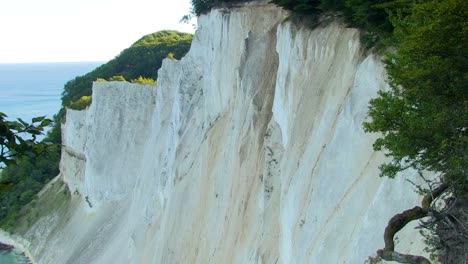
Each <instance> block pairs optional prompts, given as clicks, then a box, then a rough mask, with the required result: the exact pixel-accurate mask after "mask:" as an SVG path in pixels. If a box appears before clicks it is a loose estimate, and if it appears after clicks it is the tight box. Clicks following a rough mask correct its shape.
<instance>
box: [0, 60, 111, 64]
mask: <svg viewBox="0 0 468 264" xmlns="http://www.w3.org/2000/svg"><path fill="white" fill-rule="evenodd" d="M108 61H109V60H89V61H31V62H23V61H19V62H9V61H7V62H1V61H0V64H45V63H49V64H50V63H106V62H108Z"/></svg>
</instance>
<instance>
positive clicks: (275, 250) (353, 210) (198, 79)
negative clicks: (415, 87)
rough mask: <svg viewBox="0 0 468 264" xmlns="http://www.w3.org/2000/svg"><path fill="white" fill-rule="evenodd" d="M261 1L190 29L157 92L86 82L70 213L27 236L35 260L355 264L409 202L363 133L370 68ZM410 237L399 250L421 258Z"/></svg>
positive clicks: (358, 55)
mask: <svg viewBox="0 0 468 264" xmlns="http://www.w3.org/2000/svg"><path fill="white" fill-rule="evenodd" d="M287 17H288V13H287V12H285V11H284V10H282V9H280V8H278V7H276V6H274V5H270V4H266V3H264V2H256V3H253V4H247V5H244V6H242V7H236V8H230V9H215V10H213V11H212V12H211V13H209V14H208V15H203V16H201V17H200V18H199V20H198V30H197V32H196V34H195V36H194V39H193V43H192V47H191V50H190V52H189V53H188V54H187V55H186V56H185V57H184V58H183V59H181V60H180V61H175V60H171V59H166V60H165V61H164V63H163V66H162V68H161V69H160V70H159V79H158V84H157V87H153V86H144V85H138V84H129V83H125V82H103V83H95V84H94V86H93V103H92V105H91V106H90V108H89V109H87V110H85V111H73V110H69V111H67V116H66V123H65V124H64V126H63V144H64V148H63V152H62V160H61V175H60V176H59V177H60V179H59V180H63V181H64V182H65V183H66V184H67V185H68V186H69V189H70V192H71V193H72V198H71V199H72V201H71V202H70V203H69V208H68V209H67V211H68V213H67V214H66V215H65V216H64V215H58V214H54V213H51V214H50V215H49V216H48V217H44V218H42V219H40V220H39V221H38V222H37V223H36V224H35V225H34V226H33V227H32V228H31V229H30V230H29V231H28V232H27V233H26V234H25V235H24V238H25V239H27V240H28V241H30V245H29V251H30V253H31V254H32V256H33V259H34V261H35V262H37V263H44V264H45V263H47V264H52V263H86V264H88V263H125V264H126V263H142V264H146V263H169V264H171V263H273V264H274V263H285V264H288V263H299V264H300V263H317V264H322V263H332V264H333V263H350V264H354V263H364V261H365V260H366V259H367V257H368V256H370V255H374V254H375V252H376V250H377V249H379V248H382V247H383V231H384V228H385V226H386V224H387V222H388V220H389V219H390V218H391V217H392V216H393V215H394V214H395V213H399V212H401V211H403V210H405V209H407V208H411V207H413V206H414V205H416V204H418V203H419V202H420V197H418V196H417V195H416V194H415V193H414V192H413V190H412V189H411V185H410V184H408V183H407V182H406V181H405V179H404V177H399V178H397V179H394V180H391V179H383V178H379V177H378V174H379V169H378V166H379V165H380V164H381V163H382V162H383V161H384V160H385V157H384V155H383V153H379V152H374V151H373V150H372V143H373V141H374V140H375V138H376V136H377V135H371V134H366V133H364V131H363V128H362V122H363V121H364V119H365V117H366V112H367V105H368V101H369V99H371V98H372V97H374V96H375V95H376V93H377V91H378V90H379V89H385V88H386V83H385V78H386V76H385V70H384V67H383V64H382V63H381V62H380V58H379V57H377V56H375V55H372V54H367V53H366V52H365V50H364V49H363V48H362V47H361V45H360V42H359V32H358V30H356V29H351V28H346V27H345V26H344V25H343V24H340V23H339V22H336V21H332V19H329V20H331V21H329V22H324V23H323V24H322V25H320V26H318V27H317V28H315V29H313V30H309V29H307V28H300V27H297V26H295V25H294V24H293V23H291V22H288V19H287ZM416 234H417V232H416V231H412V229H411V228H409V229H405V230H404V232H402V234H398V236H399V243H398V244H397V249H400V250H401V252H403V253H405V252H410V253H416V254H421V253H422V252H421V251H422V248H423V247H424V245H423V244H422V243H421V241H420V239H419V238H417V236H416Z"/></svg>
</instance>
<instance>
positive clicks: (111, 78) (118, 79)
mask: <svg viewBox="0 0 468 264" xmlns="http://www.w3.org/2000/svg"><path fill="white" fill-rule="evenodd" d="M109 81H111V82H112V81H116V82H126V81H127V80H125V78H124V77H123V76H122V75H116V76H112V77H110V78H109Z"/></svg>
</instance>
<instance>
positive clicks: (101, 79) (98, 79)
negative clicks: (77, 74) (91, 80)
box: [95, 78, 106, 82]
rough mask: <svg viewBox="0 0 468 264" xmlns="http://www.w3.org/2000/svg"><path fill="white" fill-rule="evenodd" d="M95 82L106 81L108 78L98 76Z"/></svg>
mask: <svg viewBox="0 0 468 264" xmlns="http://www.w3.org/2000/svg"><path fill="white" fill-rule="evenodd" d="M95 82H106V79H103V78H97V79H96V81H95Z"/></svg>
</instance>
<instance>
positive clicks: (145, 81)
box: [131, 76, 156, 85]
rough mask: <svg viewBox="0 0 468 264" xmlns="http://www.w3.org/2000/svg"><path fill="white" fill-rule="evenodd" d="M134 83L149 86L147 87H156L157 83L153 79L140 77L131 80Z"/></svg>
mask: <svg viewBox="0 0 468 264" xmlns="http://www.w3.org/2000/svg"><path fill="white" fill-rule="evenodd" d="M131 82H132V83H139V84H147V85H156V81H155V80H153V79H151V78H145V77H142V76H140V77H138V78H136V79H133V80H131Z"/></svg>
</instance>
